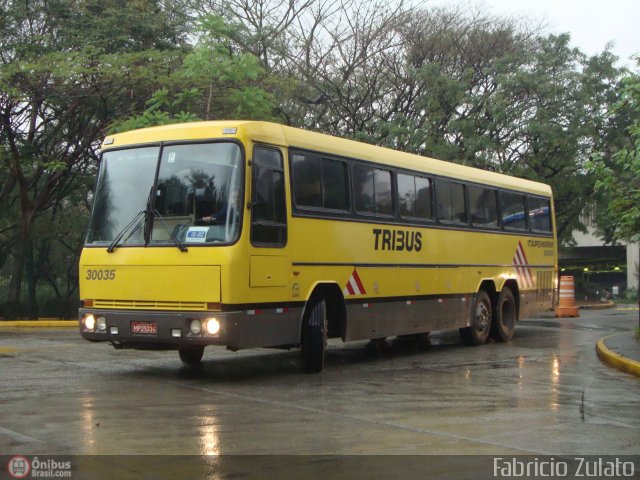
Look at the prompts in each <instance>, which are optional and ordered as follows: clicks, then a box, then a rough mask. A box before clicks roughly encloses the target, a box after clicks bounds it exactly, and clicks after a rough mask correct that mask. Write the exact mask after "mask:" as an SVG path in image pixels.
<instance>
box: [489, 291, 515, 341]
mask: <svg viewBox="0 0 640 480" xmlns="http://www.w3.org/2000/svg"><path fill="white" fill-rule="evenodd" d="M517 316H518V314H517V310H516V299H515V297H514V296H513V292H512V291H511V289H510V288H509V287H505V288H503V289H502V291H501V292H500V295H498V302H497V304H496V315H495V318H494V319H493V323H492V324H491V333H490V335H491V338H493V339H494V340H495V341H496V342H507V341H509V340H511V337H513V331H514V329H515V328H516V320H517Z"/></svg>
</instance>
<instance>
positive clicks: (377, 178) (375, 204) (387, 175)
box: [353, 165, 393, 216]
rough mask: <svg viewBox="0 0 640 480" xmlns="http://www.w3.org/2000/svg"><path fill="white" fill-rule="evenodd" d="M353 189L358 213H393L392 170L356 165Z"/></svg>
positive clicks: (387, 214) (388, 214)
mask: <svg viewBox="0 0 640 480" xmlns="http://www.w3.org/2000/svg"><path fill="white" fill-rule="evenodd" d="M353 189H354V200H355V210H356V212H357V213H360V214H378V215H384V216H390V215H393V202H392V196H391V172H390V171H388V170H382V169H379V168H372V167H369V166H365V165H354V166H353Z"/></svg>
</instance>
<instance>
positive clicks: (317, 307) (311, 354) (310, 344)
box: [300, 298, 327, 373]
mask: <svg viewBox="0 0 640 480" xmlns="http://www.w3.org/2000/svg"><path fill="white" fill-rule="evenodd" d="M326 311H327V309H326V302H325V300H324V298H317V299H315V300H312V302H311V303H310V305H309V306H308V308H307V310H306V312H305V314H304V318H303V321H302V339H301V342H300V347H301V349H302V368H303V370H304V371H305V372H308V373H318V372H321V371H322V368H323V367H324V353H325V351H326V349H327V315H326Z"/></svg>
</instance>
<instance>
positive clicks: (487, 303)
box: [460, 290, 492, 345]
mask: <svg viewBox="0 0 640 480" xmlns="http://www.w3.org/2000/svg"><path fill="white" fill-rule="evenodd" d="M491 311H492V309H491V298H490V297H489V294H488V293H487V292H485V291H484V290H480V291H479V292H478V294H477V295H476V300H475V302H474V303H473V308H472V309H471V325H470V326H469V327H464V328H461V329H460V336H461V337H462V340H463V341H464V343H466V344H467V345H482V344H483V343H485V342H486V341H487V339H488V338H489V332H490V330H491V323H492V322H491V318H492V313H491Z"/></svg>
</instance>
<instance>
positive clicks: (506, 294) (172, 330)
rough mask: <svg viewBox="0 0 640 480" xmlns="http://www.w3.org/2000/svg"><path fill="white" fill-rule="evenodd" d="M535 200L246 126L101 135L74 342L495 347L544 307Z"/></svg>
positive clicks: (468, 172)
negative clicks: (429, 340) (420, 340)
mask: <svg viewBox="0 0 640 480" xmlns="http://www.w3.org/2000/svg"><path fill="white" fill-rule="evenodd" d="M556 245H557V240H556V234H555V220H554V215H553V199H552V193H551V189H550V187H549V186H547V185H544V184H540V183H535V182H532V181H528V180H523V179H519V178H514V177H509V176H506V175H501V174H497V173H492V172H488V171H483V170H479V169H475V168H470V167H466V166H462V165H458V164H452V163H448V162H443V161H439V160H435V159H431V158H426V157H421V156H417V155H411V154H407V153H402V152H398V151H393V150H390V149H386V148H381V147H376V146H373V145H367V144H363V143H358V142H354V141H350V140H346V139H341V138H335V137H331V136H327V135H323V134H319V133H313V132H309V131H305V130H300V129H296V128H291V127H287V126H283V125H279V124H274V123H267V122H256V121H219V122H199V123H188V124H179V125H168V126H161V127H154V128H146V129H141V130H136V131H131V132H126V133H121V134H117V135H113V136H110V137H107V138H106V139H105V140H104V142H103V144H102V160H101V164H100V170H99V173H98V179H97V183H96V190H95V198H94V203H93V211H92V214H91V220H90V224H89V230H88V234H87V238H86V243H85V247H84V249H83V252H82V256H81V259H80V267H79V268H80V295H81V299H82V308H81V309H80V310H79V328H80V332H81V335H82V336H83V337H84V338H86V339H87V340H91V341H108V342H111V344H112V345H113V346H114V347H116V348H139V349H175V350H178V352H179V354H180V358H181V359H182V361H183V362H185V363H187V364H197V363H198V362H200V361H201V359H202V355H203V351H204V347H205V346H207V345H223V346H226V347H227V348H228V349H231V350H237V349H244V348H252V347H282V348H292V347H294V348H295V347H300V349H301V352H302V365H303V368H304V369H305V370H306V371H310V372H318V371H320V370H321V369H322V368H323V364H324V356H325V350H326V348H327V339H328V338H341V339H342V340H343V341H345V342H347V341H353V340H364V339H381V338H386V337H391V336H404V335H416V336H418V335H424V334H426V333H428V332H431V331H436V330H446V329H455V328H459V329H460V333H461V335H462V338H463V339H464V340H465V341H466V342H467V343H469V344H473V345H479V344H482V343H485V342H486V341H487V340H488V339H489V338H492V339H494V340H495V341H499V342H504V341H508V340H509V339H510V338H511V336H512V335H513V331H514V328H515V325H516V322H517V321H518V320H519V319H520V318H524V317H526V316H528V315H531V314H534V313H536V312H539V311H542V310H545V309H549V308H552V306H553V302H554V289H555V288H556V283H557V280H556V279H557V249H556Z"/></svg>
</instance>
